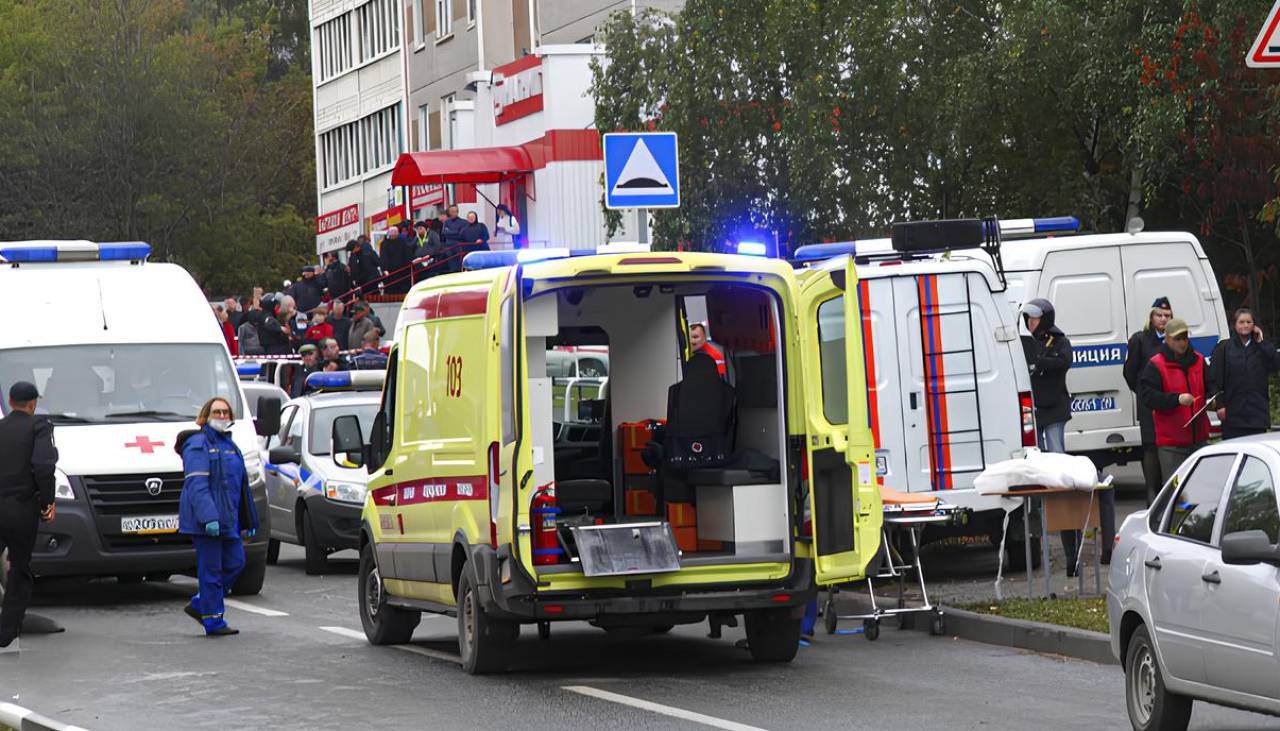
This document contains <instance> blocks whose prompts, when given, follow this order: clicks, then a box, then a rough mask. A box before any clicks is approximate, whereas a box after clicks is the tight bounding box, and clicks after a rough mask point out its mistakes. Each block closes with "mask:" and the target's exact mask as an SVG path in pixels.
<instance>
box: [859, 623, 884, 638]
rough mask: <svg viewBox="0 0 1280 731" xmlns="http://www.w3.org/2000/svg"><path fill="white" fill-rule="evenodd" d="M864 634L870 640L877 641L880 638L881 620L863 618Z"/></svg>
mask: <svg viewBox="0 0 1280 731" xmlns="http://www.w3.org/2000/svg"><path fill="white" fill-rule="evenodd" d="M862 636H863V637H866V638H867V640H868V641H870V642H875V641H876V640H878V639H880V620H878V619H864V620H862Z"/></svg>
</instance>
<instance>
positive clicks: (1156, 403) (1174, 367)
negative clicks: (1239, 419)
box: [1138, 318, 1212, 479]
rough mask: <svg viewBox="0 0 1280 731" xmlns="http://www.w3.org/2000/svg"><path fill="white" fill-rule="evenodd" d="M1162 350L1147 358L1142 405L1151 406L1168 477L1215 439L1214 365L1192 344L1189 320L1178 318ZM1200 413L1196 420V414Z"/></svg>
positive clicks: (1141, 386) (1141, 382)
mask: <svg viewBox="0 0 1280 731" xmlns="http://www.w3.org/2000/svg"><path fill="white" fill-rule="evenodd" d="M1164 335H1165V338H1164V344H1163V345H1161V346H1160V352H1158V353H1156V354H1155V355H1154V356H1152V357H1151V360H1149V361H1147V365H1146V366H1145V367H1143V369H1142V377H1141V378H1140V379H1139V381H1138V395H1139V396H1140V397H1141V399H1142V405H1143V406H1144V407H1146V408H1148V409H1151V410H1152V412H1154V413H1153V421H1154V425H1155V431H1156V450H1157V452H1158V453H1159V456H1160V471H1161V473H1162V474H1164V476H1165V478H1166V479H1167V478H1168V477H1170V476H1171V475H1173V473H1174V472H1176V471H1177V469H1178V467H1180V466H1181V465H1182V463H1183V461H1185V460H1186V458H1187V457H1189V456H1190V455H1191V453H1192V452H1194V451H1196V450H1197V449H1199V448H1200V447H1202V446H1204V445H1205V444H1206V443H1207V442H1208V441H1209V415H1208V413H1207V409H1205V408H1204V405H1205V399H1206V398H1212V397H1211V396H1210V395H1209V394H1208V390H1209V386H1208V378H1209V369H1208V367H1207V366H1206V365H1205V361H1204V356H1202V355H1200V354H1199V353H1197V352H1196V351H1195V350H1194V349H1192V347H1191V339H1190V336H1191V332H1190V328H1189V327H1187V323H1186V322H1185V321H1184V320H1179V319H1177V318H1174V319H1172V320H1170V321H1169V324H1168V325H1167V326H1165V330H1164ZM1193 416H1194V418H1192V417H1193Z"/></svg>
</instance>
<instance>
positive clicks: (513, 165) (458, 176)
mask: <svg viewBox="0 0 1280 731" xmlns="http://www.w3.org/2000/svg"><path fill="white" fill-rule="evenodd" d="M532 171H533V163H532V162H531V161H530V160H529V153H528V152H526V151H525V149H524V148H523V147H475V148H471V149H462V150H435V151H433V152H412V153H405V154H403V155H401V156H400V159H399V160H397V161H396V167H395V169H394V170H392V171H391V184H392V185H396V186H401V185H443V184H445V183H473V184H474V183H501V182H502V181H504V180H509V179H511V178H514V177H517V176H520V175H524V174H525V173H529V172H532Z"/></svg>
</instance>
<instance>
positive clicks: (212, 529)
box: [204, 520, 218, 538]
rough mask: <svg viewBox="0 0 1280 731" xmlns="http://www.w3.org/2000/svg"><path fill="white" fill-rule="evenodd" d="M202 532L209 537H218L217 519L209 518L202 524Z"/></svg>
mask: <svg viewBox="0 0 1280 731" xmlns="http://www.w3.org/2000/svg"><path fill="white" fill-rule="evenodd" d="M204 534H205V535H206V536H209V537H210V538H217V537H218V521H216V520H211V521H209V522H208V523H205V524H204Z"/></svg>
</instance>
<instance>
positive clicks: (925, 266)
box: [795, 239, 1035, 555]
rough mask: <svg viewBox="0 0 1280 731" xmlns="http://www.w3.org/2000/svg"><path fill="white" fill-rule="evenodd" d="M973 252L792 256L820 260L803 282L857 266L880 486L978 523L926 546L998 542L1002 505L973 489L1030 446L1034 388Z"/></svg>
mask: <svg viewBox="0 0 1280 731" xmlns="http://www.w3.org/2000/svg"><path fill="white" fill-rule="evenodd" d="M979 243H980V242H978V241H970V242H968V243H967V244H965V243H963V242H962V241H961V240H959V239H953V241H952V242H951V244H953V245H954V246H952V245H948V247H947V248H945V249H943V250H938V249H931V250H924V251H915V252H898V251H895V250H894V248H893V245H892V243H891V242H890V240H888V239H875V240H870V241H858V242H856V243H855V242H847V243H843V244H820V245H817V246H812V247H801V248H799V249H797V251H796V254H795V259H796V260H797V261H800V262H804V261H813V260H823V259H826V260H825V261H821V263H817V264H815V265H813V266H812V267H811V269H810V270H809V272H813V273H812V274H810V273H805V274H802V275H801V276H802V279H803V278H805V277H809V276H818V273H819V272H831V271H837V270H839V269H841V268H842V267H844V266H845V265H846V262H847V260H848V254H845V255H841V256H836V258H831V259H827V258H826V257H829V256H831V255H832V254H838V253H839V252H841V251H846V252H852V253H853V254H854V255H855V257H856V266H857V272H858V304H857V307H858V309H859V311H860V312H861V315H862V331H863V349H864V354H863V355H864V359H863V362H864V363H865V364H866V371H867V384H868V412H869V416H870V418H871V430H872V433H873V435H874V436H875V440H876V471H877V474H878V475H879V477H880V479H881V482H882V483H883V484H884V485H886V486H888V487H891V488H893V489H895V490H899V491H903V492H912V493H929V494H933V495H935V496H936V497H938V498H940V499H943V500H945V501H946V502H948V503H951V504H953V505H957V506H960V507H964V508H968V509H970V510H972V511H974V512H973V514H972V515H971V516H970V519H969V521H968V522H967V523H966V524H964V525H962V526H954V527H951V528H948V529H946V530H934V531H931V537H939V536H941V535H945V534H955V533H962V534H967V535H997V536H998V535H999V534H1000V530H1001V525H1002V519H1003V516H1004V513H1003V510H1002V509H1001V501H1000V499H999V498H998V497H995V496H988V495H979V494H977V493H976V492H975V491H974V490H973V481H974V478H975V477H977V476H978V474H979V473H981V472H982V470H983V469H985V468H986V466H987V465H989V464H993V463H995V462H1000V461H1003V460H1007V459H1014V458H1020V457H1022V456H1023V455H1024V454H1025V448H1026V447H1028V446H1034V444H1035V427H1034V421H1033V414H1032V407H1031V378H1030V375H1029V373H1028V370H1027V365H1026V359H1025V357H1024V355H1023V352H1022V345H1021V342H1020V340H1019V338H1018V331H1017V323H1016V322H1015V319H1014V313H1013V312H1012V311H1010V309H1009V308H1008V306H1007V305H1006V304H1005V295H1004V291H1003V290H1004V284H1003V282H1002V280H1001V278H1000V276H999V273H998V271H997V270H996V269H995V268H994V267H993V265H992V264H991V261H990V259H989V258H988V257H986V256H983V255H981V254H980V253H979V251H978V250H977V249H973V253H972V254H971V253H969V252H967V251H965V248H967V247H974V246H977V245H978V244H979ZM974 254H977V255H974ZM922 315H923V316H922ZM1019 551H1021V548H1018V549H1017V550H1015V551H1012V553H1014V554H1018V555H1021V554H1020V553H1019Z"/></svg>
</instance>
